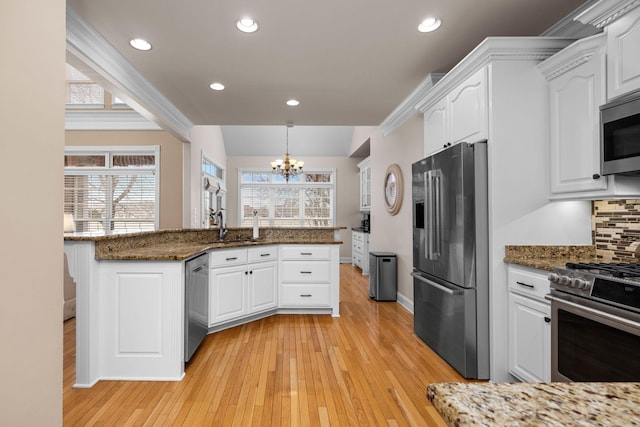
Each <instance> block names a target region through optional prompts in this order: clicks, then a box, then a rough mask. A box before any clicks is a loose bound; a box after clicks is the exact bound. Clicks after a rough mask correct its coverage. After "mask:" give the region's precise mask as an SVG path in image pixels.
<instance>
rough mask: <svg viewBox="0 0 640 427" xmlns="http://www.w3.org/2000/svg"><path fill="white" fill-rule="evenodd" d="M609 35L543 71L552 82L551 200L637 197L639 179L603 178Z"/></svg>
mask: <svg viewBox="0 0 640 427" xmlns="http://www.w3.org/2000/svg"><path fill="white" fill-rule="evenodd" d="M607 38H608V36H607V34H598V35H595V36H592V37H588V38H584V39H581V40H578V41H576V42H575V43H573V44H571V45H570V46H568V47H566V48H565V49H563V50H562V51H560V52H558V53H557V54H555V55H553V56H552V57H551V58H549V59H547V60H546V61H544V62H542V63H541V64H540V65H539V66H538V69H539V70H540V72H541V73H542V74H543V75H544V76H545V78H546V79H547V80H548V81H549V86H548V90H549V182H550V185H549V190H550V193H549V198H550V199H552V200H562V199H565V200H578V199H598V198H612V197H635V196H637V195H638V192H639V191H640V180H638V179H637V178H635V177H629V176H620V175H608V176H600V106H601V105H602V104H604V103H606V101H607V89H606V88H607V83H606V78H605V76H606V74H607V73H606V69H607V64H608V63H609V62H610V60H611V55H607V53H606V50H607Z"/></svg>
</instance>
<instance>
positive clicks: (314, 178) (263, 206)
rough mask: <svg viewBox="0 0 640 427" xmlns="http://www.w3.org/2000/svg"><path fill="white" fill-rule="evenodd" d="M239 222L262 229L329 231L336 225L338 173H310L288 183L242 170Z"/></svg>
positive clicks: (263, 173)
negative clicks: (256, 218) (255, 215)
mask: <svg viewBox="0 0 640 427" xmlns="http://www.w3.org/2000/svg"><path fill="white" fill-rule="evenodd" d="M238 180H239V182H240V186H239V192H240V194H239V197H238V199H239V204H240V206H239V220H238V223H239V224H240V226H241V227H250V226H251V225H252V224H253V211H258V218H259V220H258V221H259V224H260V226H262V227H328V226H333V225H334V221H335V170H333V169H327V170H315V171H307V172H305V173H303V174H300V175H296V176H294V177H291V178H289V182H288V183H286V182H285V180H284V178H282V176H280V175H274V174H272V173H271V171H270V170H246V169H244V170H240V171H239V177H238Z"/></svg>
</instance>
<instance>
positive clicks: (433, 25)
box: [418, 18, 442, 33]
mask: <svg viewBox="0 0 640 427" xmlns="http://www.w3.org/2000/svg"><path fill="white" fill-rule="evenodd" d="M440 25H442V21H441V20H439V19H438V18H427V19H425V20H424V21H422V22H421V23H420V25H418V31H420V32H421V33H429V32H431V31H435V30H437V29H438V28H440Z"/></svg>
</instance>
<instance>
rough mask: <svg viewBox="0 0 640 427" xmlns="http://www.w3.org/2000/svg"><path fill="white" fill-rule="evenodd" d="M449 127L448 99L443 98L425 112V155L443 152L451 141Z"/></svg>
mask: <svg viewBox="0 0 640 427" xmlns="http://www.w3.org/2000/svg"><path fill="white" fill-rule="evenodd" d="M448 130H449V128H448V127H447V98H446V97H445V98H442V99H441V100H440V101H438V102H437V103H436V104H435V105H434V106H432V107H431V108H429V109H428V110H427V111H425V112H424V155H425V157H426V156H428V155H430V154H432V153H435V152H436V151H438V150H441V149H442V148H443V147H445V146H446V145H445V144H446V143H447V141H448V140H449V135H448V133H447V132H448Z"/></svg>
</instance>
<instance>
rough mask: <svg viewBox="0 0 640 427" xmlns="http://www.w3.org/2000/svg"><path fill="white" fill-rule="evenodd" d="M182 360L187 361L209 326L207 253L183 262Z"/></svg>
mask: <svg viewBox="0 0 640 427" xmlns="http://www.w3.org/2000/svg"><path fill="white" fill-rule="evenodd" d="M184 301H185V310H184V317H185V318H184V361H185V362H188V361H189V360H190V359H191V357H192V356H193V353H195V351H196V350H197V349H198V346H199V345H200V343H201V342H202V340H203V339H204V337H205V336H206V335H207V332H208V328H209V321H208V317H209V255H208V254H203V255H200V256H198V257H196V258H193V259H190V260H188V261H187V262H186V263H185V282H184Z"/></svg>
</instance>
